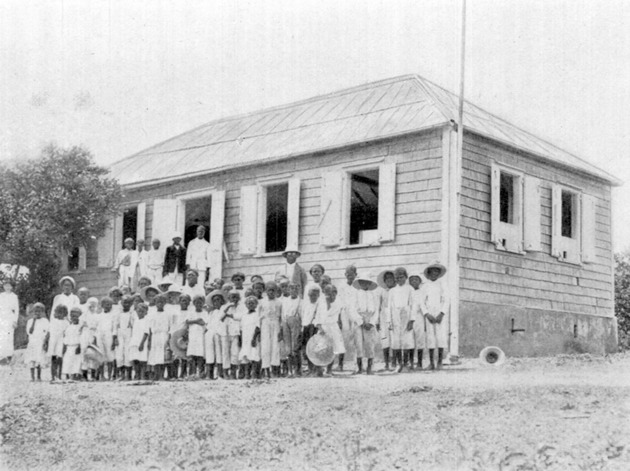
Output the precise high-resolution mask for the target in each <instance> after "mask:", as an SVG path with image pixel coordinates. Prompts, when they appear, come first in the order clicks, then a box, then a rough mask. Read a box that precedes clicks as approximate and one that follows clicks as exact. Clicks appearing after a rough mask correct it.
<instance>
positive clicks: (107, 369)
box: [96, 296, 116, 381]
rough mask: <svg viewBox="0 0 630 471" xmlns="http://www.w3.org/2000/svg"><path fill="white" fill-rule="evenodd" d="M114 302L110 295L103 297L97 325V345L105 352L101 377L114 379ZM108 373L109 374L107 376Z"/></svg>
mask: <svg viewBox="0 0 630 471" xmlns="http://www.w3.org/2000/svg"><path fill="white" fill-rule="evenodd" d="M113 306H114V302H113V301H112V298H110V297H109V296H105V297H104V298H102V299H101V313H100V314H99V315H98V326H97V327H96V346H97V347H98V348H99V349H100V350H101V352H103V362H104V363H103V364H102V365H101V366H100V367H99V373H98V376H99V379H100V380H101V381H104V380H105V379H109V380H112V379H113V372H114V360H115V348H116V344H115V343H114V314H113V313H112V307H113ZM106 374H107V376H106Z"/></svg>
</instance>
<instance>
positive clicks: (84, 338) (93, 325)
mask: <svg viewBox="0 0 630 471" xmlns="http://www.w3.org/2000/svg"><path fill="white" fill-rule="evenodd" d="M86 304H87V310H86V311H84V312H83V314H82V316H81V324H82V325H83V329H82V330H81V351H82V352H83V354H84V355H83V358H82V361H81V369H82V370H83V371H85V377H86V378H87V380H88V381H91V380H93V379H94V377H95V376H96V372H97V370H98V366H99V365H98V363H96V362H95V361H94V360H92V359H90V358H86V357H85V352H86V351H87V347H88V345H94V344H96V335H97V331H98V321H99V314H98V299H97V298H88V300H87V303H86Z"/></svg>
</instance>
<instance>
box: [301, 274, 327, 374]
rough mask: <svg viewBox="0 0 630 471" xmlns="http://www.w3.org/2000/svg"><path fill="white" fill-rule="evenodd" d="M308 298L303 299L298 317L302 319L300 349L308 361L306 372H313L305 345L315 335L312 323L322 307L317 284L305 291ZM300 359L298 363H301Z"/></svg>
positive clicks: (313, 367)
mask: <svg viewBox="0 0 630 471" xmlns="http://www.w3.org/2000/svg"><path fill="white" fill-rule="evenodd" d="M307 294H308V299H305V300H304V302H303V303H302V306H301V308H300V317H301V319H302V345H301V349H302V352H301V354H302V353H303V354H304V356H305V357H306V360H307V361H308V374H309V375H311V374H314V373H315V365H314V364H313V363H312V362H311V360H310V358H309V357H308V356H307V355H306V345H307V344H308V341H309V340H310V339H311V337H312V336H313V335H315V332H316V330H317V329H316V328H315V324H314V323H313V322H314V321H315V319H316V318H317V316H318V315H319V310H321V309H323V307H322V300H320V299H319V294H320V289H319V285H312V286H311V288H310V289H309V290H308V292H307ZM301 361H302V360H301V359H300V364H301Z"/></svg>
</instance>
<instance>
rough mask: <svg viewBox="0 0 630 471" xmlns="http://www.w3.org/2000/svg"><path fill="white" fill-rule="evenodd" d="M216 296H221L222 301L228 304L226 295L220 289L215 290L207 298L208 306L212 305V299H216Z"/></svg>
mask: <svg viewBox="0 0 630 471" xmlns="http://www.w3.org/2000/svg"><path fill="white" fill-rule="evenodd" d="M215 296H221V299H222V300H223V303H224V304H225V302H226V299H225V293H224V292H223V291H222V290H220V289H215V290H214V291H210V294H209V295H208V296H206V304H207V305H208V306H210V305H212V298H214V297H215Z"/></svg>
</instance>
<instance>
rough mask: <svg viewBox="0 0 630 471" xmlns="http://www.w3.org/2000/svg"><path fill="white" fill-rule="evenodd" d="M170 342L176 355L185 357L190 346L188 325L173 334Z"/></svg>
mask: <svg viewBox="0 0 630 471" xmlns="http://www.w3.org/2000/svg"><path fill="white" fill-rule="evenodd" d="M169 343H170V346H171V350H172V351H173V355H174V356H176V357H180V358H183V357H185V356H186V349H187V348H188V329H187V328H186V327H183V328H181V329H177V330H176V331H175V332H173V333H172V334H171V339H170V342H169Z"/></svg>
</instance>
